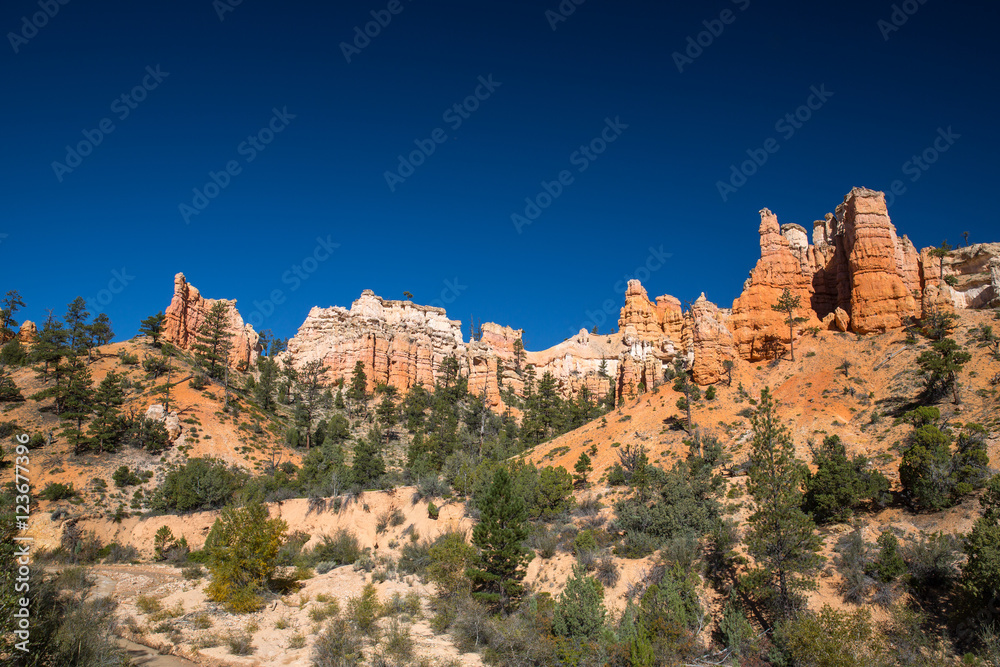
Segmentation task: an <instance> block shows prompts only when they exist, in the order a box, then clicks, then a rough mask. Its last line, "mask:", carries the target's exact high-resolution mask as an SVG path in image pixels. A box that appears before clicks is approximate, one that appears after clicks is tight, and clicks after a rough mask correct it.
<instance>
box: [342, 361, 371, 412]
mask: <svg viewBox="0 0 1000 667" xmlns="http://www.w3.org/2000/svg"><path fill="white" fill-rule="evenodd" d="M347 400H349V401H350V402H351V408H352V409H353V411H354V412H362V411H363V410H364V407H365V403H366V402H367V401H368V376H367V375H365V364H364V362H363V361H361V360H360V359H359V360H358V361H357V362H356V363H355V364H354V372H353V373H352V374H351V386H350V388H349V389H348V390H347Z"/></svg>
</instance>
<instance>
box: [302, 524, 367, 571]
mask: <svg viewBox="0 0 1000 667" xmlns="http://www.w3.org/2000/svg"><path fill="white" fill-rule="evenodd" d="M359 558H361V543H360V542H358V538H357V536H356V535H355V534H354V533H352V532H351V531H349V530H347V529H345V528H339V529H337V532H335V533H334V534H333V535H332V536H331V535H324V536H323V540H322V541H321V542H320V543H319V544H317V545H316V546H315V547H313V548H312V551H310V552H309V555H308V558H307V559H306V560H307V561H308V562H310V563H321V562H326V563H335V565H334V566H333V567H339V566H340V565H352V564H353V563H354V562H355V561H357V560H358V559H359ZM330 569H332V568H330ZM316 571H317V572H319V567H317V568H316ZM320 574H323V573H322V572H320Z"/></svg>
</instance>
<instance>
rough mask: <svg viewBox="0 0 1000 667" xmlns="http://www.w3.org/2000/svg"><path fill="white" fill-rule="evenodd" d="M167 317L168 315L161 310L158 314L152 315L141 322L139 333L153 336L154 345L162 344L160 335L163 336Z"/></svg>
mask: <svg viewBox="0 0 1000 667" xmlns="http://www.w3.org/2000/svg"><path fill="white" fill-rule="evenodd" d="M166 319H167V316H166V315H164V314H163V311H160V312H158V313H157V314H156V315H150V316H149V317H147V318H146V319H144V320H142V321H141V322H139V333H140V334H141V335H143V336H148V337H149V338H151V339H152V340H153V347H159V346H160V337H161V336H163V323H164V322H165V321H166Z"/></svg>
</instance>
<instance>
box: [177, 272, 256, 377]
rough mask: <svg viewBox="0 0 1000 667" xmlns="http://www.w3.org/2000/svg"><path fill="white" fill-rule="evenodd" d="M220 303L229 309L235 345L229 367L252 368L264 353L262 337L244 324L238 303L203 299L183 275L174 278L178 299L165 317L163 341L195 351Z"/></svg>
mask: <svg viewBox="0 0 1000 667" xmlns="http://www.w3.org/2000/svg"><path fill="white" fill-rule="evenodd" d="M219 302H222V303H225V304H226V305H227V306H228V309H227V317H226V330H227V331H228V332H229V334H230V341H231V343H232V349H231V350H230V354H229V363H230V365H231V366H233V367H239V366H246V367H249V366H250V365H251V364H253V363H254V360H255V359H256V358H257V354H258V353H259V351H260V347H259V341H260V336H259V335H258V334H257V332H255V331H254V330H253V327H252V326H250V325H249V324H245V323H244V322H243V318H242V317H240V313H239V311H237V310H236V300H235V299H206V298H204V297H202V295H201V292H199V291H198V288H197V287H195V286H194V285H191V284H189V283H188V282H187V280H186V279H185V278H184V274H183V273H178V274H177V275H176V276H174V297H173V299H171V301H170V305H169V306H168V307H167V310H166V311H165V313H164V314H165V315H166V319H165V320H164V323H163V339H164V340H166V341H167V342H170V343H173V344H174V345H176V346H177V347H178V348H180V349H182V350H190V349H193V348H194V346H195V344H196V343H197V342H198V333H199V329H200V328H201V325H202V324H203V323H204V321H205V318H206V316H207V315H208V312H209V311H210V310H211V309H212V306H214V305H215V304H216V303H219Z"/></svg>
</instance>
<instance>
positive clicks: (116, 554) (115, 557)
mask: <svg viewBox="0 0 1000 667" xmlns="http://www.w3.org/2000/svg"><path fill="white" fill-rule="evenodd" d="M138 560H139V550H138V549H136V548H135V547H133V546H132V545H131V544H126V545H124V546H123V545H121V544H118V543H117V542H112V543H111V544H109V545H108V555H107V556H105V557H104V562H105V563H135V562H138Z"/></svg>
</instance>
